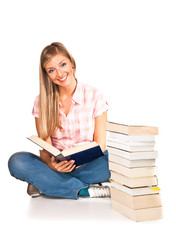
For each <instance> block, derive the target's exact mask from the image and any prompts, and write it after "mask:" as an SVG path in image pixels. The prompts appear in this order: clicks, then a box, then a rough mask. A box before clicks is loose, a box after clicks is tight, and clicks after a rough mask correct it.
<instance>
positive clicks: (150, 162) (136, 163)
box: [109, 153, 155, 168]
mask: <svg viewBox="0 0 176 240" xmlns="http://www.w3.org/2000/svg"><path fill="white" fill-rule="evenodd" d="M109 162H114V163H118V164H120V165H122V166H125V167H129V168H134V167H154V166H155V159H138V160H133V161H131V160H128V159H125V158H123V157H120V156H117V155H114V154H111V153H109Z"/></svg>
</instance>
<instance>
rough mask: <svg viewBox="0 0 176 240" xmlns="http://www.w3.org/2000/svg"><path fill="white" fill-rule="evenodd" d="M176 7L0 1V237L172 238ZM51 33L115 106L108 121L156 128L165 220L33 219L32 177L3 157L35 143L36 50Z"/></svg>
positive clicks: (114, 0) (112, 0) (111, 1)
mask: <svg viewBox="0 0 176 240" xmlns="http://www.w3.org/2000/svg"><path fill="white" fill-rule="evenodd" d="M175 12H176V6H175V1H170V0H167V1H162V0H160V1H156V0H152V1H151V0H148V1H144V0H140V1H137V0H134V1H133V0H131V1H127V0H123V1H118V0H108V1H107V0H106V1H105V0H101V1H100V0H94V1H92V0H89V1H81V0H74V1H71V0H64V1H60V0H56V1H54V0H50V1H46V0H43V1H37V0H35V1H33V0H31V1H22V0H16V1H12V0H6V1H4V2H3V3H0V24H1V38H0V42H1V44H0V66H1V74H0V76H1V93H0V104H1V119H0V121H1V124H0V127H1V129H0V132H1V161H0V171H1V172H0V178H1V180H0V184H1V186H0V187H1V206H0V208H1V210H0V216H1V219H2V224H1V227H2V229H1V232H0V235H2V236H4V237H5V236H7V237H5V238H6V239H7V238H8V239H10V237H12V238H13V239H29V238H30V239H31V238H32V237H33V238H34V239H37V238H39V237H40V238H43V239H48V238H49V237H50V238H53V237H54V238H60V236H61V235H62V237H64V236H65V238H66V239H67V238H72V239H74V238H77V239H79V238H80V239H83V238H85V239H88V238H90V237H92V238H95V237H96V238H97V237H98V236H99V238H106V239H107V238H108V237H111V238H112V236H113V238H117V239H118V238H119V236H121V238H122V237H123V239H128V238H129V237H130V238H131V237H133V236H134V238H136V239H141V236H142V238H143V239H148V238H149V237H151V238H152V239H154V238H156V237H157V238H158V237H162V236H164V237H166V236H168V233H169V235H170V236H171V235H172V238H171V239H174V236H175V235H176V234H175V231H174V226H175V223H174V221H175V213H176V209H175V201H176V197H175V196H174V195H175V182H176V181H175V167H176V163H175V161H176V156H175V148H176V146H175V136H176V132H175V131H176V127H175V122H176V114H175V103H176V94H175V79H176V72H175V66H176V14H175ZM54 41H59V42H62V43H63V44H64V45H65V46H66V47H67V48H68V49H69V50H70V52H71V53H72V55H73V56H74V58H75V60H76V63H77V73H76V76H77V79H78V80H79V81H81V82H85V83H88V84H90V85H93V86H96V87H97V88H99V89H100V90H101V91H102V93H103V94H104V96H105V98H106V99H107V101H108V103H109V106H110V109H109V120H110V121H116V122H120V123H126V124H134V125H151V126H157V127H159V136H158V137H157V138H156V141H157V144H156V148H157V150H158V152H159V158H158V159H157V166H158V179H159V186H160V187H161V189H162V192H161V193H162V200H163V209H164V219H163V220H160V221H151V222H144V223H133V222H132V221H127V220H125V218H120V217H119V215H117V219H115V218H113V221H109V220H108V219H107V221H106V215H102V216H103V219H99V218H98V219H94V220H93V219H92V220H91V221H88V220H86V216H85V218H84V220H82V219H80V220H79V217H78V218H77V220H75V221H73V218H69V217H68V219H66V218H65V220H64V221H62V219H59V220H58V219H57V217H56V218H55V219H52V217H50V218H48V219H47V218H45V219H44V220H42V218H40V217H39V218H36V219H35V218H32V219H31V218H30V217H29V215H30V214H29V212H30V207H29V206H30V198H29V197H28V196H27V195H26V194H25V191H26V184H25V183H23V182H20V181H17V180H15V179H13V178H12V177H11V176H10V175H9V172H8V168H7V161H8V158H9V157H10V155H11V154H13V153H14V152H17V151H22V150H24V151H33V152H34V151H37V149H33V147H34V146H33V145H31V143H29V142H28V141H27V140H26V137H27V136H29V135H31V134H33V133H35V127H34V119H33V117H32V115H31V110H32V106H33V101H34V98H35V96H36V95H37V94H38V91H39V81H38V65H39V56H40V53H41V51H42V49H43V48H44V47H45V46H46V45H48V44H50V43H51V42H54ZM53 203H54V201H53ZM51 204H52V201H51ZM56 207H57V206H56ZM43 208H45V205H44V206H43ZM42 211H44V209H43V210H42V209H41V212H42ZM70 211H71V210H70ZM102 211H103V210H102ZM27 212H28V214H27ZM74 214H75V212H74ZM39 215H40V214H39ZM100 215H101V214H100ZM89 220H90V219H89ZM115 234H116V235H115Z"/></svg>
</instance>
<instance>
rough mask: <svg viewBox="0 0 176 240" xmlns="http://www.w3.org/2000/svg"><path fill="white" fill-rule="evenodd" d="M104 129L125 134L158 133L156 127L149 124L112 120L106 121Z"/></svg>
mask: <svg viewBox="0 0 176 240" xmlns="http://www.w3.org/2000/svg"><path fill="white" fill-rule="evenodd" d="M106 130H107V131H112V132H118V133H123V134H126V135H129V136H130V135H131V136H133V135H134V136H137V135H158V128H157V127H150V126H132V125H131V126H130V125H124V124H119V123H113V122H106Z"/></svg>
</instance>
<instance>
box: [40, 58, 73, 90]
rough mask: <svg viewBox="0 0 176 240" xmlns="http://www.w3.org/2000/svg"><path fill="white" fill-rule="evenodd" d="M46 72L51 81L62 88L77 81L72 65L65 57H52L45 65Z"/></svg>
mask: <svg viewBox="0 0 176 240" xmlns="http://www.w3.org/2000/svg"><path fill="white" fill-rule="evenodd" d="M45 70H46V72H47V74H48V76H49V78H50V79H51V81H52V82H54V83H55V84H57V85H58V86H60V87H66V86H68V85H70V84H71V83H72V82H73V81H75V77H74V70H73V66H72V63H71V61H70V60H69V59H68V58H67V57H65V56H64V55H61V54H57V55H55V56H54V57H52V58H51V60H49V62H47V64H46V65H45Z"/></svg>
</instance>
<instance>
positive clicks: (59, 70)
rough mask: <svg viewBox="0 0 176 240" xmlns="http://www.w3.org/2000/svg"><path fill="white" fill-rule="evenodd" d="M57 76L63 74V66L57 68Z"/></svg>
mask: <svg viewBox="0 0 176 240" xmlns="http://www.w3.org/2000/svg"><path fill="white" fill-rule="evenodd" d="M57 76H58V77H59V78H61V77H62V76H63V71H62V69H61V68H57Z"/></svg>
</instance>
